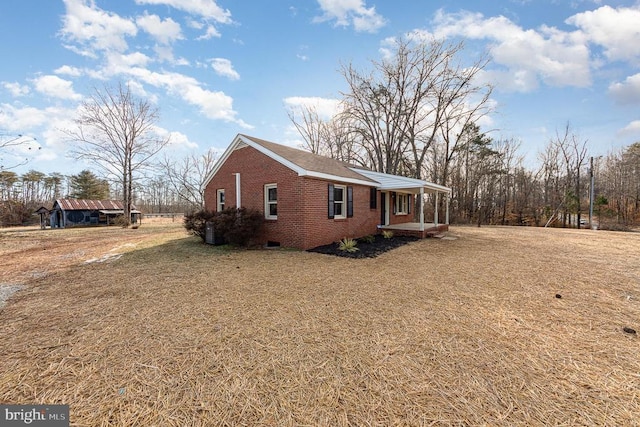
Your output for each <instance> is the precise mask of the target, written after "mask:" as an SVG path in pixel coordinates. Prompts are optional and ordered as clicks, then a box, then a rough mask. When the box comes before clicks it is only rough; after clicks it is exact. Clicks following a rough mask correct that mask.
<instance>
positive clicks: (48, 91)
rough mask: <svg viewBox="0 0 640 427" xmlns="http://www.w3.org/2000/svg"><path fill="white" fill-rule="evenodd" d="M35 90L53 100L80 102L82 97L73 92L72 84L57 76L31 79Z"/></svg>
mask: <svg viewBox="0 0 640 427" xmlns="http://www.w3.org/2000/svg"><path fill="white" fill-rule="evenodd" d="M33 85H34V87H35V89H36V90H37V91H38V92H40V93H42V94H45V95H47V96H52V97H54V98H61V99H70V100H74V101H77V100H80V99H82V96H81V95H79V94H77V93H76V92H75V91H74V90H73V83H72V82H70V81H69V80H64V79H61V78H60V77H58V76H54V75H46V76H39V77H36V78H35V79H33Z"/></svg>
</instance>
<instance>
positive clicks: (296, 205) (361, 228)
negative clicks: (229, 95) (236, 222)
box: [205, 147, 380, 249]
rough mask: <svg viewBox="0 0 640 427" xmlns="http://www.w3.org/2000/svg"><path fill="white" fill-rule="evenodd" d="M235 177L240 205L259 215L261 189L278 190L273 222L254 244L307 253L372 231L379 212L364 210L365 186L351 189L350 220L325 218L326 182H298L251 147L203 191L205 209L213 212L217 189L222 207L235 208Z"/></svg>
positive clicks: (366, 207) (267, 223) (239, 152)
mask: <svg viewBox="0 0 640 427" xmlns="http://www.w3.org/2000/svg"><path fill="white" fill-rule="evenodd" d="M236 172H240V188H241V192H242V194H241V202H242V206H244V207H247V208H253V209H258V210H259V211H260V212H263V213H264V185H265V184H277V185H278V219H277V220H274V221H271V220H266V221H265V232H264V233H263V235H262V236H260V238H258V239H257V240H258V243H266V242H267V241H274V242H279V243H280V245H281V246H284V247H294V248H299V249H310V248H313V247H316V246H320V245H324V244H328V243H332V242H336V241H338V240H340V239H342V238H344V237H361V236H364V235H367V234H375V233H376V231H377V228H376V225H377V224H378V222H379V218H380V213H379V209H378V210H376V209H369V187H366V186H359V185H353V212H354V216H353V217H352V218H347V219H328V216H327V211H328V208H327V204H328V188H327V186H328V184H329V182H328V181H324V180H319V179H312V178H307V177H299V176H298V175H297V173H295V172H294V171H292V170H291V169H289V168H287V167H285V166H283V165H282V164H280V163H278V162H276V161H275V160H273V159H271V158H269V157H268V156H265V155H264V154H262V153H260V152H259V151H257V150H255V149H254V148H252V147H245V148H242V149H239V150H236V151H234V152H233V153H231V155H230V156H229V157H228V158H227V160H226V162H225V163H224V164H223V165H222V167H221V168H220V170H218V173H217V174H216V175H215V177H214V178H213V179H212V180H211V182H210V183H209V185H208V186H207V188H206V189H205V207H206V208H207V209H208V210H216V206H217V205H216V191H217V190H218V189H222V188H224V190H225V199H226V203H225V206H226V207H232V206H235V205H236V181H235V180H236V177H235V175H233V174H234V173H236ZM378 206H380V205H379V204H378ZM345 208H346V206H345Z"/></svg>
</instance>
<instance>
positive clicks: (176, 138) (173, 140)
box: [154, 127, 198, 148]
mask: <svg viewBox="0 0 640 427" xmlns="http://www.w3.org/2000/svg"><path fill="white" fill-rule="evenodd" d="M154 132H155V133H156V134H157V135H158V136H159V137H160V138H167V137H168V138H169V145H170V146H173V147H181V148H198V144H196V143H195V142H192V141H189V137H188V136H187V135H185V134H184V133H182V132H177V131H169V130H167V129H165V128H161V127H155V128H154Z"/></svg>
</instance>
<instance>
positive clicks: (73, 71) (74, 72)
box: [53, 65, 82, 77]
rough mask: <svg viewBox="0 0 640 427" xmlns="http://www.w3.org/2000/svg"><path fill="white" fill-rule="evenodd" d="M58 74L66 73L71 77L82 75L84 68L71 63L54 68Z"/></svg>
mask: <svg viewBox="0 0 640 427" xmlns="http://www.w3.org/2000/svg"><path fill="white" fill-rule="evenodd" d="M53 72H54V73H56V74H64V75H67V76H71V77H80V76H81V75H82V70H81V69H80V68H77V67H73V66H71V65H63V66H62V67H58V68H56V69H55V70H53Z"/></svg>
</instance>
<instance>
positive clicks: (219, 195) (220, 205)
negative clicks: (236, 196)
mask: <svg viewBox="0 0 640 427" xmlns="http://www.w3.org/2000/svg"><path fill="white" fill-rule="evenodd" d="M216 210H217V211H218V212H222V211H223V210H224V188H221V189H220V190H218V191H216Z"/></svg>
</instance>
